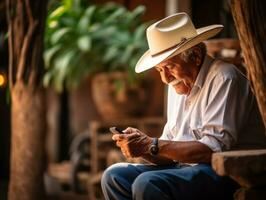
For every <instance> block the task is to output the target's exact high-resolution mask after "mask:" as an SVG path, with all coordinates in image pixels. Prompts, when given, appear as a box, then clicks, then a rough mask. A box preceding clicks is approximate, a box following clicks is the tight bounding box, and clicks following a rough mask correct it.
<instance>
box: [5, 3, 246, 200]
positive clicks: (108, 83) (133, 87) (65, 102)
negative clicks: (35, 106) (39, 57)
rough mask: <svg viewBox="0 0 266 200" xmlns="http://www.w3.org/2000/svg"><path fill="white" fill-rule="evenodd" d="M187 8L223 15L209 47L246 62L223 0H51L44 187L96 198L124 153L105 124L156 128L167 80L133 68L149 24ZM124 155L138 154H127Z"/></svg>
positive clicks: (213, 17) (214, 17)
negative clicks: (108, 170)
mask: <svg viewBox="0 0 266 200" xmlns="http://www.w3.org/2000/svg"><path fill="white" fill-rule="evenodd" d="M0 2H1V3H0V199H1V200H2V199H7V188H8V182H9V178H10V175H9V172H10V170H9V169H10V164H9V162H10V138H11V122H10V106H11V105H10V102H11V101H10V93H9V89H8V41H7V19H6V14H5V13H6V3H5V1H3V0H1V1H0ZM176 12H187V13H188V14H189V15H190V16H191V18H192V20H193V22H194V24H195V26H196V28H199V27H203V26H207V25H211V24H223V25H224V26H225V28H224V30H223V31H222V32H221V33H220V34H219V35H218V36H216V38H214V39H212V40H210V41H208V42H206V44H207V49H208V52H209V54H211V55H213V56H215V57H220V58H222V59H225V60H228V61H230V62H232V63H234V64H236V65H237V66H239V68H240V69H241V70H243V71H244V67H243V65H242V58H241V52H240V47H239V44H238V40H237V38H236V37H237V36H236V31H235V27H234V22H233V19H232V16H231V11H230V8H229V5H228V1H227V0H205V1H200V0H156V1H150V0H116V1H106V0H95V1H90V0H87V1H85V0H82V1H81V0H79V1H78V0H64V1H60V0H50V1H48V11H47V19H46V30H45V41H44V43H45V47H44V55H43V58H44V63H45V74H44V79H43V85H44V87H45V93H46V121H45V122H43V123H46V124H47V133H46V140H45V144H46V164H47V170H46V173H45V176H44V181H45V188H46V194H47V196H48V197H49V198H51V199H52V198H53V199H88V198H89V199H92V200H93V199H102V198H103V197H102V194H101V189H100V185H99V183H100V177H101V174H102V172H103V170H104V169H105V168H106V167H107V166H109V165H110V164H112V163H115V162H120V161H123V160H125V159H124V158H123V156H122V155H121V154H120V152H119V150H118V149H117V148H116V147H115V145H114V144H113V142H112V140H111V134H110V133H109V131H108V129H109V127H111V126H117V127H119V128H121V129H123V128H126V127H127V126H132V127H137V128H139V129H141V130H142V131H144V132H146V133H147V134H149V135H151V136H160V134H161V131H162V129H163V126H164V123H165V102H164V99H165V96H166V94H165V87H164V85H163V84H162V83H161V82H160V77H159V76H158V74H157V73H155V72H154V71H152V70H150V71H149V72H147V73H145V74H141V75H140V74H138V75H136V74H135V73H134V66H135V64H136V62H137V60H138V58H139V57H140V56H141V55H142V54H143V53H144V52H145V50H147V48H148V47H147V43H146V38H145V29H146V27H147V26H148V25H149V24H151V23H152V22H155V21H156V20H159V19H161V18H163V17H165V16H167V15H170V14H173V13H176ZM129 162H143V161H142V160H139V159H136V160H130V161H129Z"/></svg>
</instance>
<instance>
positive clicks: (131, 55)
mask: <svg viewBox="0 0 266 200" xmlns="http://www.w3.org/2000/svg"><path fill="white" fill-rule="evenodd" d="M144 11H145V7H143V6H139V7H137V8H135V9H134V10H133V11H129V10H127V9H126V8H125V7H123V6H122V5H119V4H114V3H107V4H104V5H84V3H81V1H75V0H64V1H62V3H61V4H60V5H58V6H57V7H56V8H55V9H53V10H52V11H51V12H50V13H49V15H48V18H47V28H46V34H45V52H44V60H45V66H46V73H45V76H44V85H45V86H48V85H53V86H54V87H55V89H56V90H58V91H62V89H63V87H64V86H66V87H67V88H68V89H69V88H73V87H75V86H77V85H78V84H79V83H80V81H82V80H83V79H84V78H85V77H87V76H88V75H91V74H93V73H97V72H101V71H105V72H110V71H114V70H121V71H126V72H128V75H129V80H131V81H133V80H136V77H135V72H134V67H135V64H136V62H137V60H138V59H139V58H140V56H141V55H142V54H143V53H144V51H145V50H146V49H147V48H148V47H147V43H146V39H145V29H146V27H147V24H144V23H141V15H142V14H143V13H144Z"/></svg>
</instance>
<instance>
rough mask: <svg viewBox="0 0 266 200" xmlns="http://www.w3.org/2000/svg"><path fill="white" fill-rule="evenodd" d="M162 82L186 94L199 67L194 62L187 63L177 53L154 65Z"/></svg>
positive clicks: (177, 91) (179, 92)
mask: <svg viewBox="0 0 266 200" xmlns="http://www.w3.org/2000/svg"><path fill="white" fill-rule="evenodd" d="M155 69H156V70H157V71H158V72H159V73H160V76H161V79H162V82H164V83H165V84H169V85H172V86H173V87H174V89H175V91H176V93H178V94H185V95H188V94H189V93H190V91H191V89H192V87H193V84H194V82H195V80H196V77H197V75H198V72H199V68H198V67H197V66H196V64H195V63H187V62H185V61H184V60H182V59H181V58H180V57H179V56H178V55H177V56H174V57H172V58H169V59H167V60H165V61H163V62H162V63H160V64H158V65H157V66H155Z"/></svg>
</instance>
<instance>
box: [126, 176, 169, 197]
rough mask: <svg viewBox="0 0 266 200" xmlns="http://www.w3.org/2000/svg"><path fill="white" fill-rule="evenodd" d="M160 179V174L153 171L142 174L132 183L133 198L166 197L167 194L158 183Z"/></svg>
mask: <svg viewBox="0 0 266 200" xmlns="http://www.w3.org/2000/svg"><path fill="white" fill-rule="evenodd" d="M160 181H161V180H160V178H159V177H158V175H156V174H154V173H153V172H144V173H142V174H140V175H139V176H138V177H137V178H136V180H135V181H134V183H133V184H132V188H131V189H132V194H133V199H152V198H155V199H165V197H166V196H165V194H164V193H163V191H161V189H160V188H159V187H158V186H157V185H156V183H158V182H160ZM166 199H167V198H166Z"/></svg>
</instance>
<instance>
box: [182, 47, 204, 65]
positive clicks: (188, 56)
mask: <svg viewBox="0 0 266 200" xmlns="http://www.w3.org/2000/svg"><path fill="white" fill-rule="evenodd" d="M195 48H199V49H200V53H201V55H198V54H197V53H196V51H195ZM206 53H207V49H206V45H205V43H203V42H201V43H199V44H197V45H195V46H193V47H191V48H189V49H187V50H186V51H184V52H182V53H180V54H179V57H180V58H181V59H182V60H184V61H185V62H194V61H195V60H196V58H197V57H198V56H200V57H201V59H202V61H203V59H204V57H205V55H206Z"/></svg>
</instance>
